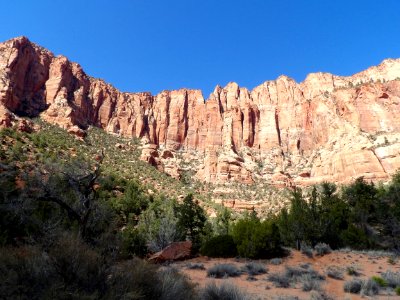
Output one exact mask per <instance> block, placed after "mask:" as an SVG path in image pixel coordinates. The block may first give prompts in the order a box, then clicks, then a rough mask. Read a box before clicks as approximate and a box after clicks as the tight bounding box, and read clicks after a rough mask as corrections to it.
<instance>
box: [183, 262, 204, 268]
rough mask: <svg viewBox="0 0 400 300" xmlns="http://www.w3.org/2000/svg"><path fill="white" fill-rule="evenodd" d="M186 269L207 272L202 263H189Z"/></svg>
mask: <svg viewBox="0 0 400 300" xmlns="http://www.w3.org/2000/svg"><path fill="white" fill-rule="evenodd" d="M186 268H188V269H189V270H205V269H206V268H205V267H204V265H203V264H200V263H188V264H187V265H186Z"/></svg>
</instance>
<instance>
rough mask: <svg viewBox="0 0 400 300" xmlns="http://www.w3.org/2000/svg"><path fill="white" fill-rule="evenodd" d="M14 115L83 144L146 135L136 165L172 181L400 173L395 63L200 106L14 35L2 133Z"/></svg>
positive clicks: (228, 91) (266, 86)
mask: <svg viewBox="0 0 400 300" xmlns="http://www.w3.org/2000/svg"><path fill="white" fill-rule="evenodd" d="M21 116H28V117H37V116H39V117H41V118H42V119H44V120H46V121H47V122H50V123H54V124H58V125H59V126H62V127H63V128H66V129H67V130H69V131H70V132H72V133H74V134H76V135H78V136H79V137H81V138H83V137H84V133H83V132H82V130H84V129H85V128H87V127H88V126H89V125H93V126H98V127H100V128H103V129H104V130H105V131H107V132H109V133H114V134H119V135H123V136H127V137H137V138H141V139H142V140H143V143H144V144H145V146H144V149H143V153H142V158H143V159H144V160H146V161H148V162H149V163H151V164H153V165H154V166H156V167H158V168H159V169H160V170H164V171H165V172H168V173H169V174H171V175H172V176H174V177H177V178H179V177H180V176H181V175H182V172H186V171H188V170H189V171H191V172H192V173H193V174H195V176H196V177H197V178H198V179H200V180H204V181H208V182H213V183H224V182H230V181H240V182H245V183H251V182H253V181H255V180H267V181H269V182H272V183H276V184H277V185H292V184H297V185H309V184H313V183H318V182H321V181H324V180H328V181H333V182H347V181H350V180H352V179H354V178H356V177H359V176H365V177H366V178H368V179H371V180H375V181H377V180H387V179H388V178H389V176H390V175H391V174H393V173H394V172H395V171H396V170H397V169H398V168H399V167H400V150H399V149H400V59H397V60H394V59H388V60H385V61H383V62H382V63H381V64H380V65H379V66H376V67H371V68H369V69H367V70H365V71H363V72H360V73H358V74H355V75H353V76H349V77H340V76H335V75H331V74H328V73H314V74H310V75H309V76H308V77H307V78H306V79H305V80H304V81H303V82H302V83H296V82H295V81H294V80H292V79H290V78H288V77H286V76H280V77H279V78H278V79H276V80H273V81H267V82H265V83H263V84H261V85H260V86H258V87H256V88H254V89H253V90H251V91H250V90H247V89H246V88H241V87H239V86H238V85H237V84H236V83H229V84H228V85H227V86H226V87H220V86H217V87H216V88H215V90H214V92H213V93H212V94H211V95H210V96H209V98H208V99H207V100H205V99H204V98H203V95H202V93H201V91H199V90H189V89H180V90H175V91H163V92H161V93H160V94H158V95H155V96H153V95H151V94H150V93H123V92H120V91H118V90H117V89H116V88H114V87H113V86H111V85H109V84H107V83H105V82H104V81H102V80H100V79H94V78H91V77H89V76H87V75H86V74H85V72H84V71H83V70H82V68H81V67H80V66H79V65H78V64H76V63H73V62H70V61H69V60H68V59H67V58H65V57H63V56H57V57H56V56H55V55H53V54H52V53H51V52H49V51H47V50H45V49H43V48H41V47H40V46H37V45H35V44H33V43H31V42H30V41H29V40H28V39H27V38H25V37H19V38H15V39H12V40H9V41H7V42H4V43H2V44H0V127H4V126H11V124H13V122H16V120H17V119H18V117H21ZM189 163H190V168H189V169H188V167H185V166H187V165H188V164H189Z"/></svg>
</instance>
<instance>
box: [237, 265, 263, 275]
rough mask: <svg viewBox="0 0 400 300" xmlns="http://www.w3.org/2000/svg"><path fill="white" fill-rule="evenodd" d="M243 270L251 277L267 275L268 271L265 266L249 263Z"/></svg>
mask: <svg viewBox="0 0 400 300" xmlns="http://www.w3.org/2000/svg"><path fill="white" fill-rule="evenodd" d="M242 270H243V271H244V272H246V273H247V274H249V275H250V276H254V275H260V274H265V273H267V271H268V270H267V268H266V267H265V266H264V265H263V264H261V263H256V262H249V263H247V264H245V265H244V267H243V268H242Z"/></svg>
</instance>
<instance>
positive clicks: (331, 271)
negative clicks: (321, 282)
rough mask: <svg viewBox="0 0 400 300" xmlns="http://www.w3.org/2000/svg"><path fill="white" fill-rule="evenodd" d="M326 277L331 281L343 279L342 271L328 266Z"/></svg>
mask: <svg viewBox="0 0 400 300" xmlns="http://www.w3.org/2000/svg"><path fill="white" fill-rule="evenodd" d="M326 275H327V276H328V277H330V278H333V279H338V280H342V279H343V278H344V275H343V270H342V269H341V268H339V267H336V266H329V267H328V268H326Z"/></svg>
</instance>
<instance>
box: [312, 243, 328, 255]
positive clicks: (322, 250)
mask: <svg viewBox="0 0 400 300" xmlns="http://www.w3.org/2000/svg"><path fill="white" fill-rule="evenodd" d="M314 250H315V253H316V255H318V256H324V255H325V254H329V253H331V252H332V249H331V247H329V245H328V244H325V243H318V244H316V245H315V247H314Z"/></svg>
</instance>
